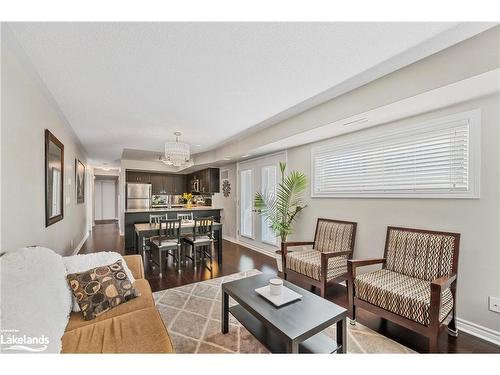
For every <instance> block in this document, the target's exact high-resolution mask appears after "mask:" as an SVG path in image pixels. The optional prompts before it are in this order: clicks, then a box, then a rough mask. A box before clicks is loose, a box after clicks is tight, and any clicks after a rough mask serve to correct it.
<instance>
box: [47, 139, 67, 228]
mask: <svg viewBox="0 0 500 375" xmlns="http://www.w3.org/2000/svg"><path fill="white" fill-rule="evenodd" d="M63 196H64V145H63V144H62V143H61V141H59V140H58V139H57V138H56V137H55V136H54V134H52V133H51V132H50V131H49V130H48V129H45V226H46V227H48V226H49V225H52V224H54V223H57V222H58V221H60V220H62V219H63V217H64V205H63Z"/></svg>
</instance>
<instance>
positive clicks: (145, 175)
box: [125, 168, 220, 195]
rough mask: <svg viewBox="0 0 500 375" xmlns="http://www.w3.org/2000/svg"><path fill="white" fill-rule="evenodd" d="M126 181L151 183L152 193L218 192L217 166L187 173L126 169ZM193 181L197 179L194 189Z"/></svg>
mask: <svg viewBox="0 0 500 375" xmlns="http://www.w3.org/2000/svg"><path fill="white" fill-rule="evenodd" d="M125 179H126V181H127V182H139V183H145V184H147V183H151V193H152V194H153V195H166V194H176V195H179V194H182V193H186V192H193V193H218V192H219V190H220V189H219V168H207V169H203V170H201V171H197V172H194V173H191V174H189V175H183V174H172V173H155V172H138V171H126V173H125ZM194 181H197V189H195V186H194Z"/></svg>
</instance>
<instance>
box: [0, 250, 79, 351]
mask: <svg viewBox="0 0 500 375" xmlns="http://www.w3.org/2000/svg"><path fill="white" fill-rule="evenodd" d="M0 268H1V270H2V272H1V273H0V275H1V282H0V285H1V298H0V300H1V305H0V306H1V309H0V310H1V326H2V329H3V330H5V332H6V331H7V330H16V332H14V333H12V335H14V336H18V337H23V336H24V335H26V337H27V338H31V339H38V340H39V341H40V342H38V343H36V344H30V343H26V344H22V345H10V347H9V345H2V348H1V349H0V352H2V351H3V352H5V353H16V352H17V353H29V352H42V353H59V352H60V351H61V337H62V336H63V334H64V330H65V329H66V325H67V324H68V318H69V313H70V312H71V303H72V300H71V297H72V293H71V291H69V290H68V283H67V282H66V269H65V268H64V263H63V261H62V257H61V256H60V255H58V254H56V253H55V252H54V251H52V250H50V249H47V248H43V247H34V248H22V249H19V250H16V251H12V252H8V253H7V254H5V255H3V256H2V257H0ZM7 335H8V334H7V333H4V336H7ZM42 336H43V337H44V338H47V339H48V342H42V341H44V340H42ZM4 339H7V337H4ZM18 344H21V343H18Z"/></svg>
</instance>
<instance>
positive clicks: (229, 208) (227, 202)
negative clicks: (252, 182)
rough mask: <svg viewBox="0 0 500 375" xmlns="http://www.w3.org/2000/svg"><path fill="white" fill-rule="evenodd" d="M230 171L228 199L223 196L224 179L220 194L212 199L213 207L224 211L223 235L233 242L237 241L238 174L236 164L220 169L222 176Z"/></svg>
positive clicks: (222, 214) (222, 212)
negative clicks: (224, 172)
mask: <svg viewBox="0 0 500 375" xmlns="http://www.w3.org/2000/svg"><path fill="white" fill-rule="evenodd" d="M225 170H227V171H228V180H229V183H230V184H231V192H230V194H229V196H228V197H225V196H224V194H222V178H221V180H220V184H221V186H220V193H216V194H214V196H213V199H212V205H213V206H214V207H221V208H223V210H222V211H221V221H222V224H223V226H222V234H223V236H224V237H225V238H229V239H231V240H235V239H236V229H237V228H236V222H237V219H236V213H237V211H236V208H237V207H236V203H237V199H238V197H237V190H236V183H237V174H236V164H235V163H233V164H228V165H224V166H221V167H220V172H221V174H222V172H223V171H225Z"/></svg>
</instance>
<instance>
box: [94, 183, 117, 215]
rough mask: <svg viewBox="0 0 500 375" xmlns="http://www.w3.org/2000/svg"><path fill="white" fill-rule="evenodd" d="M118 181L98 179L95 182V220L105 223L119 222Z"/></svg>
mask: <svg viewBox="0 0 500 375" xmlns="http://www.w3.org/2000/svg"><path fill="white" fill-rule="evenodd" d="M117 200H118V199H117V179H116V177H113V178H98V176H96V179H95V181H94V220H95V222H96V223H103V222H109V221H116V220H118V212H117V211H118V210H117V207H118V205H117V203H118V202H117Z"/></svg>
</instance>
